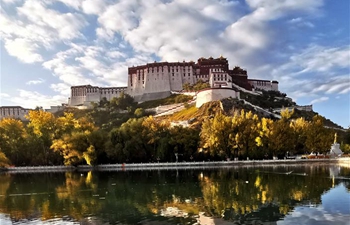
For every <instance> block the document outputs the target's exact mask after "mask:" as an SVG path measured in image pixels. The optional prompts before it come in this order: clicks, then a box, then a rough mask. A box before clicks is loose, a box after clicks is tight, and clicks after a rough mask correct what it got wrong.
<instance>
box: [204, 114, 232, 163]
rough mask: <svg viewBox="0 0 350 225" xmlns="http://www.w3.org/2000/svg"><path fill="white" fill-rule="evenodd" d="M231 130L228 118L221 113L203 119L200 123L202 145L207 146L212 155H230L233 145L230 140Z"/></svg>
mask: <svg viewBox="0 0 350 225" xmlns="http://www.w3.org/2000/svg"><path fill="white" fill-rule="evenodd" d="M231 131H232V130H231V120H230V118H229V117H227V116H225V115H223V114H221V113H218V114H216V115H215V116H214V118H211V119H207V120H205V121H204V123H203V125H202V130H201V133H200V138H201V142H202V146H203V147H204V148H208V149H209V152H210V154H211V155H212V156H215V155H217V156H220V157H224V158H229V157H231V155H232V150H233V147H234V146H233V145H232V142H230V136H231V135H232V133H231Z"/></svg>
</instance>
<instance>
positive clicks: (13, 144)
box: [0, 118, 28, 166]
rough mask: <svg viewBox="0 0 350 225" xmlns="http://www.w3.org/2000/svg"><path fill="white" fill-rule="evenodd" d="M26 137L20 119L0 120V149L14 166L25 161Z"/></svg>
mask: <svg viewBox="0 0 350 225" xmlns="http://www.w3.org/2000/svg"><path fill="white" fill-rule="evenodd" d="M26 137H27V132H26V130H25V129H24V125H23V123H22V121H20V120H17V119H13V118H4V119H2V120H0V151H1V152H2V153H3V154H4V155H5V157H6V158H8V159H9V160H10V161H11V162H12V163H13V164H14V165H16V166H18V165H22V164H23V163H27V159H28V158H27V157H26V155H27V152H26V151H27V150H26V148H25V141H26ZM6 158H5V159H6ZM5 161H6V160H5Z"/></svg>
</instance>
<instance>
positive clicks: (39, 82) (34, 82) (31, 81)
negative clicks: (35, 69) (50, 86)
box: [26, 78, 45, 85]
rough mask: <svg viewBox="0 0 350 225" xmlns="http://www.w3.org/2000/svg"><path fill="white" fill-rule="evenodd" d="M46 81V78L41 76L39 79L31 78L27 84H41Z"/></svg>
mask: <svg viewBox="0 0 350 225" xmlns="http://www.w3.org/2000/svg"><path fill="white" fill-rule="evenodd" d="M44 82H45V80H44V79H41V78H39V79H37V80H30V81H28V82H27V83H26V84H27V85H32V84H41V83H44Z"/></svg>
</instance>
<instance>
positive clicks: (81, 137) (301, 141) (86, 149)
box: [0, 102, 350, 166]
mask: <svg viewBox="0 0 350 225" xmlns="http://www.w3.org/2000/svg"><path fill="white" fill-rule="evenodd" d="M100 104H101V103H100ZM103 104H104V105H102V106H104V107H111V105H118V104H109V103H103ZM108 104H109V105H108ZM123 104H125V106H123V107H122V108H118V110H120V109H127V108H128V106H127V104H126V103H125V102H124V103H123ZM136 111H137V112H136ZM139 111H140V110H135V112H134V113H132V114H133V115H134V118H129V119H128V120H126V119H125V118H124V119H125V121H126V122H121V125H115V124H114V125H113V124H112V125H111V126H109V127H108V128H109V129H103V127H99V126H97V125H96V121H94V118H97V117H92V116H91V114H87V115H85V116H79V117H77V116H76V115H74V113H72V112H66V113H64V114H62V115H60V116H55V115H53V114H51V113H49V112H45V111H43V110H33V111H30V112H29V114H28V115H27V118H28V122H22V121H20V120H17V119H13V118H5V119H2V120H1V121H0V166H7V165H14V166H31V165H63V164H64V165H80V164H88V165H96V164H104V163H132V162H175V161H202V160H226V159H233V158H238V159H246V158H247V157H248V158H250V159H267V158H272V157H273V156H275V157H284V156H285V155H286V154H305V153H306V152H308V153H311V152H319V153H322V154H326V153H328V152H329V149H330V146H331V144H332V143H333V140H334V134H335V131H334V130H332V129H329V128H325V127H324V124H323V117H321V116H318V115H316V116H314V118H313V119H312V121H306V120H304V119H303V118H298V119H293V120H292V119H291V116H292V113H293V112H290V111H288V110H286V111H282V113H281V118H280V119H279V120H277V121H274V120H272V119H268V118H259V117H258V116H257V115H255V114H254V113H252V112H250V111H249V112H246V111H244V110H242V111H240V112H236V113H235V114H234V115H233V116H227V115H225V114H223V113H220V112H219V113H216V114H215V115H208V116H207V117H208V118H205V119H204V122H203V123H202V124H201V125H200V126H193V127H183V126H176V125H172V124H171V123H170V121H168V120H167V119H163V120H160V119H156V118H154V117H152V116H144V117H142V113H143V112H139ZM103 112H105V111H103ZM95 113H98V112H95ZM344 140H345V143H344V145H343V150H345V151H350V147H349V146H350V145H349V144H350V129H349V130H348V131H347V132H346V136H345V138H344Z"/></svg>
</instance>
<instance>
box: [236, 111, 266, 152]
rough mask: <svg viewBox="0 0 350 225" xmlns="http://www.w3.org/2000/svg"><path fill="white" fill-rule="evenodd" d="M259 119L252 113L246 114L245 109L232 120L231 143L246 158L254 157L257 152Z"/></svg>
mask: <svg viewBox="0 0 350 225" xmlns="http://www.w3.org/2000/svg"><path fill="white" fill-rule="evenodd" d="M258 123H259V118H258V116H257V115H256V114H254V113H252V112H251V111H249V112H245V111H244V110H243V109H242V110H241V112H240V113H236V114H235V115H234V117H233V118H232V128H231V135H230V143H232V144H231V145H234V147H235V148H236V149H237V150H238V154H239V155H241V156H244V157H249V156H251V157H254V156H256V155H258V153H257V152H256V150H257V145H256V138H257V137H258V136H259V131H258V129H257V128H258Z"/></svg>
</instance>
